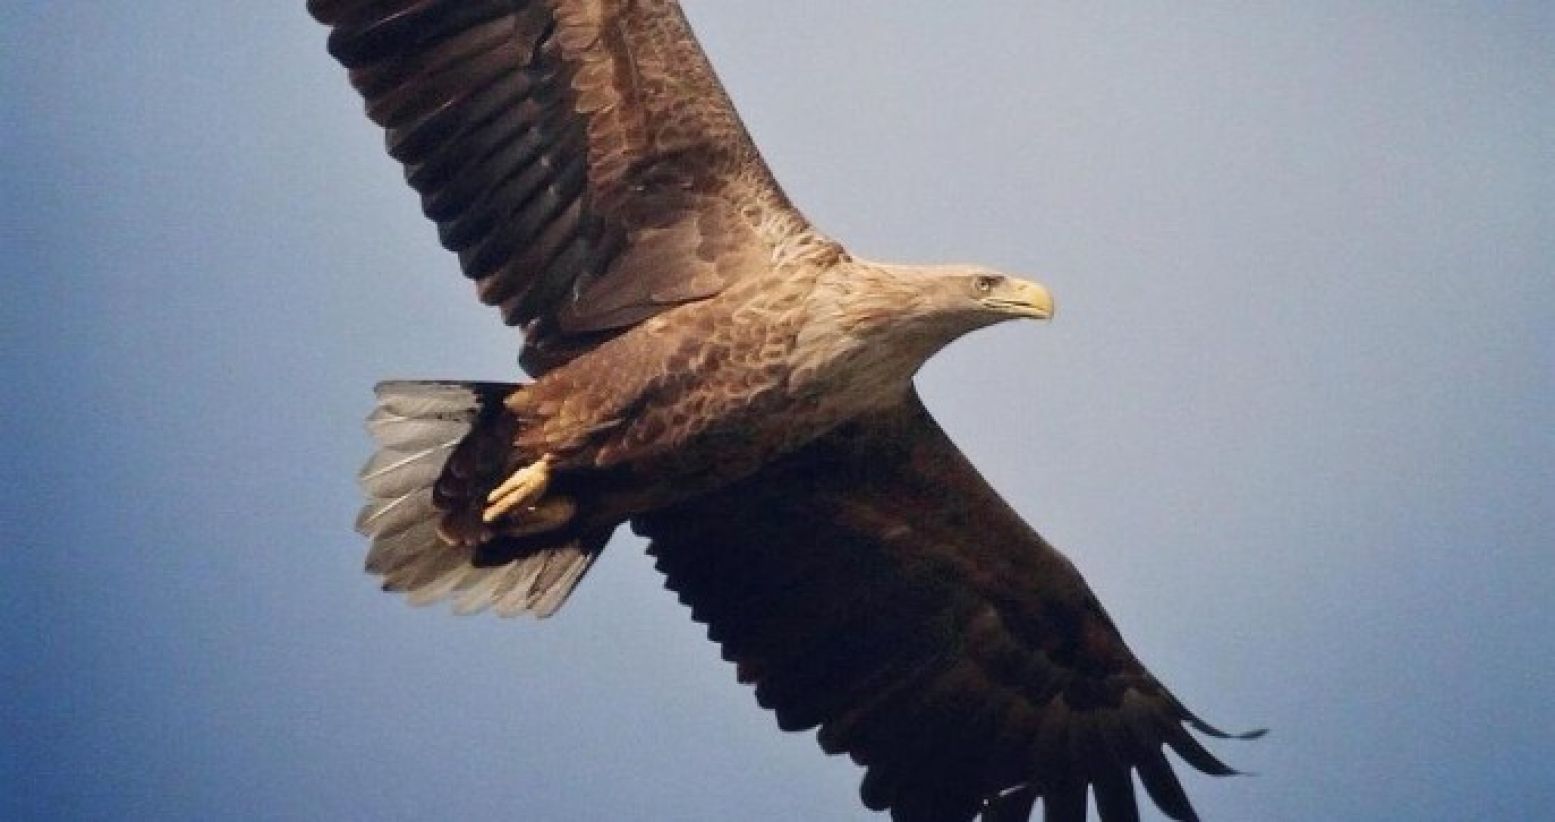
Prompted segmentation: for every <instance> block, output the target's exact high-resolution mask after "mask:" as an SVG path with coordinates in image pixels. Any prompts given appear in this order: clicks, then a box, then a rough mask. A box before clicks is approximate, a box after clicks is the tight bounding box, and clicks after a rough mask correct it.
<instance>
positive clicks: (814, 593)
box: [634, 398, 1234, 822]
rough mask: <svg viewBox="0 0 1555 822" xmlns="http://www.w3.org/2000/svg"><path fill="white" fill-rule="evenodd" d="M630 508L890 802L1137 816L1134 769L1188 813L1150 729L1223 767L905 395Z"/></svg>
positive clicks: (904, 807) (690, 586)
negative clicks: (694, 495)
mask: <svg viewBox="0 0 1555 822" xmlns="http://www.w3.org/2000/svg"><path fill="white" fill-rule="evenodd" d="M634 527H636V528H637V529H638V530H639V532H641V533H643V534H644V535H646V536H648V537H649V538H650V539H651V540H652V545H651V548H650V550H651V551H652V553H653V554H654V556H655V557H656V558H657V562H658V565H659V568H660V569H661V570H662V571H663V572H664V573H665V574H666V584H667V585H668V586H669V587H670V588H672V589H674V590H675V591H676V592H677V593H678V595H679V596H680V598H681V600H682V601H683V602H685V603H687V604H688V605H690V606H691V608H692V615H693V617H694V618H696V619H697V620H699V621H702V622H705V623H706V624H707V625H708V635H709V637H710V638H712V639H714V640H715V641H718V642H719V643H721V644H722V646H723V653H724V656H725V657H726V658H728V659H730V660H732V661H734V662H735V663H736V664H737V665H738V671H739V677H740V679H741V680H742V681H747V682H751V683H754V684H755V686H756V698H757V701H758V702H759V703H760V704H761V705H763V706H765V707H768V708H770V709H772V710H774V711H775V712H776V713H777V716H778V722H779V725H780V726H781V727H783V728H785V729H795V730H797V729H804V728H819V734H818V737H819V741H820V743H821V746H822V748H824V749H825V750H826V751H827V752H830V753H840V752H844V751H846V752H847V753H848V754H849V755H850V756H852V758H853V759H854V760H855V761H857V762H858V763H859V764H861V765H863V766H864V767H865V768H866V772H865V777H864V782H863V785H862V787H861V798H862V799H863V801H864V803H865V804H866V805H867V806H868V807H871V808H875V809H885V808H889V809H890V810H891V812H892V814H893V816H894V818H896V819H898V820H916V819H932V820H956V819H963V820H964V819H971V818H972V817H973V816H975V815H977V814H978V813H979V812H983V813H986V814H987V818H989V819H1002V820H1007V819H1021V818H1025V817H1026V815H1027V814H1029V813H1030V811H1031V809H1032V808H1033V805H1034V801H1035V798H1037V797H1041V798H1042V800H1043V813H1044V818H1046V819H1050V820H1084V819H1085V817H1086V812H1087V793H1092V794H1094V796H1095V798H1096V806H1097V809H1098V812H1099V814H1100V817H1101V819H1102V820H1103V822H1130V820H1137V819H1138V818H1139V811H1138V804H1137V798H1136V795H1135V789H1134V781H1133V779H1134V777H1133V773H1134V772H1135V771H1136V770H1137V771H1138V772H1139V774H1140V779H1141V781H1142V782H1143V784H1144V785H1145V789H1146V791H1147V792H1148V795H1149V796H1150V797H1151V798H1152V799H1153V800H1154V801H1155V802H1156V804H1158V805H1159V806H1160V807H1161V809H1162V810H1163V811H1165V812H1166V813H1167V814H1168V815H1170V816H1172V817H1173V818H1176V819H1192V818H1194V816H1193V810H1192V806H1191V805H1190V804H1189V803H1188V800H1187V797H1186V795H1185V794H1184V793H1183V791H1182V786H1181V784H1180V783H1179V782H1178V781H1177V777H1176V776H1175V774H1173V773H1172V769H1171V766H1170V764H1169V763H1168V762H1167V760H1166V758H1165V756H1164V754H1163V749H1164V748H1165V747H1170V748H1171V749H1172V750H1173V751H1175V752H1176V753H1177V754H1178V755H1179V756H1181V757H1182V758H1183V760H1184V761H1186V762H1187V763H1188V764H1189V765H1192V766H1193V767H1195V768H1197V769H1198V770H1201V771H1204V772H1205V773H1210V774H1216V775H1223V774H1229V773H1234V771H1232V770H1231V769H1230V768H1227V767H1226V766H1225V765H1224V764H1223V763H1221V762H1220V761H1219V760H1218V759H1216V758H1215V757H1214V756H1213V755H1212V754H1210V753H1209V752H1208V751H1207V750H1205V749H1204V748H1203V746H1202V745H1200V744H1199V743H1198V741H1197V740H1195V739H1194V738H1193V736H1192V735H1191V734H1190V733H1189V728H1193V729H1195V730H1203V729H1205V728H1208V726H1203V725H1202V723H1201V722H1199V720H1198V719H1197V718H1196V717H1194V716H1193V715H1192V714H1191V713H1190V712H1188V711H1187V709H1186V708H1184V707H1183V706H1182V705H1181V703H1179V702H1178V701H1177V699H1176V698H1175V697H1173V696H1172V695H1171V694H1170V693H1169V692H1168V691H1167V690H1166V689H1165V688H1164V687H1163V686H1162V685H1161V684H1160V683H1159V682H1158V681H1157V680H1156V679H1155V678H1154V677H1153V676H1152V675H1151V674H1150V673H1149V671H1147V670H1146V669H1145V668H1144V666H1143V665H1142V664H1140V662H1139V661H1138V659H1136V658H1135V657H1134V655H1133V654H1132V653H1131V652H1130V651H1129V649H1128V648H1127V646H1126V645H1125V644H1124V643H1123V639H1122V637H1121V636H1120V635H1119V633H1118V631H1117V628H1116V627H1115V626H1114V625H1113V623H1112V621H1111V619H1110V618H1109V617H1108V616H1107V614H1106V612H1105V610H1103V609H1102V607H1101V605H1100V603H1098V602H1097V601H1096V598H1095V596H1094V595H1093V594H1092V593H1091V591H1090V589H1089V588H1088V587H1087V586H1086V584H1085V581H1084V580H1083V579H1082V578H1081V577H1080V575H1079V572H1078V571H1076V570H1075V568H1074V566H1073V564H1071V563H1070V562H1069V561H1068V560H1067V559H1065V558H1064V557H1063V556H1062V555H1061V554H1059V553H1058V552H1057V551H1055V550H1054V549H1053V548H1052V547H1050V546H1049V545H1048V544H1047V543H1046V542H1045V541H1043V540H1042V538H1041V537H1040V536H1038V535H1037V534H1036V533H1035V532H1033V531H1032V530H1031V529H1030V528H1029V527H1028V526H1027V525H1026V524H1025V523H1024V522H1023V521H1022V520H1021V519H1020V518H1019V516H1018V515H1017V514H1015V512H1014V511H1013V510H1011V509H1010V508H1009V507H1008V506H1007V505H1005V504H1004V503H1003V501H1002V500H1000V499H999V498H998V496H997V495H996V494H995V493H994V492H993V491H992V489H990V488H988V486H987V484H986V483H985V482H983V480H982V478H981V477H979V476H978V475H977V473H976V471H975V470H974V469H973V468H972V467H971V465H970V464H969V463H967V461H966V459H965V458H964V457H963V456H961V454H960V452H959V451H957V450H956V448H955V446H954V445H953V444H952V443H951V442H950V441H949V439H948V438H946V437H945V435H944V433H943V432H941V431H940V430H939V428H938V427H937V426H936V425H935V424H934V422H933V420H932V419H931V418H930V417H929V415H928V412H927V411H925V410H924V409H923V407H922V405H921V404H920V403H918V401H917V400H916V398H909V399H908V400H907V401H906V402H904V403H902V404H901V406H900V407H898V408H896V409H893V410H892V411H890V412H887V413H882V414H880V415H878V416H877V417H874V418H870V419H866V420H861V421H858V422H855V423H853V424H850V425H848V426H845V427H844V428H843V429H840V430H838V431H837V432H834V433H833V434H831V435H828V436H827V437H825V438H823V439H822V440H820V441H818V442H816V443H814V444H812V445H811V446H808V447H807V448H805V449H802V450H801V451H800V452H799V453H796V454H794V455H791V456H789V457H786V458H784V459H783V460H780V461H779V462H777V463H774V464H772V465H770V466H768V467H767V468H766V469H764V470H763V471H762V472H760V473H759V474H757V475H756V476H754V477H752V478H750V479H748V480H746V481H743V482H741V483H739V484H737V485H735V486H732V487H730V488H727V489H724V490H722V491H718V492H715V493H714V494H712V495H710V496H707V497H702V498H699V499H697V500H693V501H691V502H688V503H685V504H682V505H681V506H679V507H677V508H675V509H673V510H669V511H661V512H657V513H655V514H652V515H648V516H644V517H639V518H638V519H637V520H636V521H634ZM1201 726H1202V727H1201ZM1209 731H1213V729H1209ZM1206 732H1208V731H1206ZM1211 735H1213V734H1211Z"/></svg>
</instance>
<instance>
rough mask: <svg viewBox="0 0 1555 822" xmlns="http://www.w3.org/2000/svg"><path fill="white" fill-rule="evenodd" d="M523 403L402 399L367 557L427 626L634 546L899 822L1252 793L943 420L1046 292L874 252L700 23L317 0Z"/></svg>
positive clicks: (553, 581) (650, 10)
mask: <svg viewBox="0 0 1555 822" xmlns="http://www.w3.org/2000/svg"><path fill="white" fill-rule="evenodd" d="M309 10H310V11H311V12H312V13H313V14H314V16H315V17H317V18H318V19H319V20H320V21H322V22H324V23H326V24H328V25H330V26H331V27H332V28H333V31H332V32H331V35H330V38H329V48H330V52H331V53H332V54H333V55H334V56H335V57H337V58H338V59H339V60H340V61H341V62H342V63H344V64H345V65H346V67H347V68H349V69H350V75H351V81H352V83H353V84H354V85H355V86H356V88H357V89H358V90H359V91H361V93H362V95H363V96H364V97H365V98H366V100H367V111H368V115H369V116H370V117H371V118H372V119H373V120H374V121H375V122H377V123H378V124H380V125H381V126H383V127H384V128H385V129H387V131H388V148H389V152H390V154H391V155H393V156H394V157H395V158H396V159H398V160H400V161H401V162H402V163H404V164H405V169H406V176H407V179H408V180H409V182H410V184H411V186H412V187H414V188H415V189H416V191H418V192H419V193H420V194H421V197H422V204H423V208H424V210H425V211H426V214H427V216H428V217H430V218H431V219H433V220H434V221H436V222H437V224H438V227H439V232H440V236H441V238H442V240H443V243H444V244H445V245H446V246H447V247H448V248H449V249H450V250H452V251H454V252H456V253H457V254H458V256H459V262H460V265H461V267H462V268H463V270H464V273H465V275H466V276H467V277H469V278H470V279H472V280H473V281H474V282H475V284H476V292H477V294H478V295H479V297H480V298H481V299H482V300H483V301H485V302H487V303H489V304H491V305H495V306H499V307H500V309H501V312H502V316H503V318H504V319H505V320H506V321H507V322H509V323H510V324H516V325H522V326H523V330H524V349H523V352H522V354H521V362H522V363H523V364H524V366H525V368H526V369H527V370H528V371H529V372H530V373H531V374H532V375H534V377H535V378H536V379H535V380H534V381H533V382H531V383H528V384H524V385H509V384H497V383H458V382H445V383H424V382H422V383H407V382H391V383H384V384H382V385H380V386H379V389H378V396H379V403H378V408H377V409H376V410H375V411H374V413H373V416H372V417H371V418H370V420H369V427H370V429H371V430H372V432H373V434H374V436H375V437H376V438H377V439H378V440H379V444H380V451H379V453H378V454H377V455H376V456H374V458H373V460H372V461H371V462H370V463H369V464H368V466H367V467H366V468H365V469H364V470H363V475H362V483H363V486H364V488H365V489H366V490H367V492H368V494H369V496H370V498H371V499H370V501H369V503H368V505H367V506H366V507H365V508H364V509H363V511H362V514H361V517H360V518H359V520H358V528H359V529H360V530H362V531H363V532H364V533H366V534H368V535H370V536H371V537H372V540H373V547H372V549H371V551H370V553H369V556H368V563H367V564H368V569H369V570H370V571H372V572H373V573H376V574H379V575H381V576H382V577H383V579H384V586H385V588H387V589H390V590H395V591H403V592H405V593H407V595H408V596H409V598H410V599H411V600H412V601H414V602H418V603H425V602H433V601H437V600H441V599H451V600H453V602H454V603H455V607H456V609H458V610H459V611H461V612H468V611H475V610H481V609H484V608H491V609H494V610H496V611H497V612H498V613H502V614H519V613H533V614H536V615H539V616H547V615H549V614H551V613H553V612H554V611H555V610H556V609H557V608H559V607H560V606H561V604H562V603H563V601H564V600H565V599H566V597H567V595H568V594H569V593H570V592H571V591H572V590H573V588H574V586H576V585H577V584H578V582H579V581H580V580H581V579H582V577H583V575H584V573H585V572H586V571H587V569H588V567H589V565H590V563H591V562H592V561H593V559H594V558H595V557H596V556H597V555H598V553H599V551H600V550H602V549H603V547H604V545H605V544H606V542H607V541H608V540H609V538H610V536H611V534H612V533H613V532H614V531H615V529H616V528H617V527H618V526H619V525H621V524H622V523H625V522H630V523H631V524H632V526H633V527H634V528H635V529H636V530H638V531H639V532H640V533H642V534H643V535H645V536H647V537H648V538H649V539H650V540H651V547H650V551H651V552H652V553H653V555H654V556H655V557H656V558H657V559H658V564H659V567H660V568H661V569H662V570H663V571H664V573H665V574H666V576H667V578H668V585H669V587H670V588H672V589H673V590H675V591H676V592H677V593H678V594H679V595H680V597H681V599H682V600H683V601H684V602H686V603H687V604H688V605H690V606H691V609H692V615H693V617H694V618H696V619H698V620H700V621H702V622H705V623H706V624H707V625H708V633H709V636H710V637H711V638H712V639H714V640H715V641H717V642H719V643H720V644H721V645H722V646H723V650H724V655H725V657H726V658H728V659H729V660H731V661H733V662H735V663H736V665H737V666H738V674H739V678H740V679H741V680H742V681H745V682H748V683H751V684H753V685H755V689H756V697H757V700H758V701H759V702H760V703H761V704H762V705H763V706H765V707H768V708H770V709H772V710H774V711H775V712H776V714H777V718H778V723H779V725H780V726H782V727H783V728H785V729H789V730H799V729H809V728H819V739H820V742H821V745H822V747H823V748H824V749H825V750H827V751H828V752H831V753H841V752H847V753H848V754H850V755H851V756H852V758H853V759H854V760H855V761H857V762H858V763H859V764H861V765H863V766H864V767H865V768H866V769H867V770H866V775H865V778H864V784H863V788H862V797H863V800H864V803H865V804H866V805H867V806H869V807H870V808H874V809H889V810H890V811H891V813H892V815H893V817H894V818H896V819H902V820H919V819H921V820H955V819H970V818H972V817H973V816H976V815H978V814H982V816H983V817H984V818H985V819H988V820H1019V819H1025V818H1027V817H1028V816H1029V815H1030V813H1031V812H1032V810H1033V808H1034V806H1035V803H1036V802H1037V801H1038V800H1040V801H1041V802H1042V805H1043V808H1044V814H1045V817H1046V818H1047V819H1050V820H1071V819H1083V818H1084V817H1085V813H1086V793H1087V790H1089V791H1091V792H1092V793H1094V795H1095V798H1096V804H1097V807H1098V809H1099V810H1100V813H1101V816H1102V818H1103V819H1104V820H1108V822H1112V821H1113V820H1128V819H1134V818H1137V814H1138V810H1137V805H1136V801H1135V796H1134V783H1133V776H1132V775H1133V774H1135V773H1137V774H1138V776H1139V779H1140V782H1141V783H1142V784H1143V786H1144V787H1145V789H1146V791H1147V792H1148V794H1149V795H1150V797H1151V798H1152V799H1153V800H1154V802H1155V804H1156V805H1157V806H1158V807H1160V808H1161V810H1163V811H1164V812H1165V813H1167V814H1168V815H1169V816H1171V817H1173V818H1176V819H1192V818H1194V813H1193V810H1192V808H1191V806H1190V805H1189V803H1188V800H1187V798H1186V796H1185V794H1184V792H1183V790H1182V787H1181V786H1180V785H1179V783H1178V782H1177V779H1176V777H1175V775H1173V772H1172V769H1171V766H1170V765H1169V764H1168V762H1167V759H1166V757H1165V754H1164V749H1165V748H1170V749H1171V750H1173V751H1175V752H1176V754H1177V755H1178V756H1180V757H1182V758H1183V759H1184V760H1185V761H1187V762H1188V763H1189V764H1190V765H1192V766H1194V767H1195V768H1197V769H1199V770H1201V771H1204V772H1206V773H1212V774H1225V773H1230V772H1231V771H1230V769H1229V768H1227V767H1226V766H1224V765H1223V764H1221V763H1220V762H1219V761H1218V760H1217V759H1215V757H1213V756H1212V755H1211V754H1209V753H1208V752H1207V751H1205V750H1204V749H1203V748H1202V747H1201V746H1200V745H1199V744H1198V742H1196V741H1195V740H1194V738H1193V736H1192V735H1191V734H1190V733H1189V730H1188V729H1189V728H1192V729H1196V730H1198V731H1200V732H1202V733H1206V734H1210V735H1220V734H1219V732H1218V731H1215V730H1214V729H1212V728H1210V727H1209V726H1207V725H1205V724H1204V723H1202V722H1200V721H1199V720H1198V719H1197V718H1196V717H1194V716H1193V715H1192V714H1191V713H1189V712H1188V710H1187V709H1186V708H1184V707H1183V706H1182V705H1181V703H1179V702H1178V701H1177V700H1176V699H1175V698H1174V697H1173V696H1172V695H1171V694H1170V693H1169V692H1167V691H1166V689H1165V688H1164V687H1162V686H1161V684H1160V683H1159V682H1157V681H1156V680H1155V678H1154V677H1152V676H1151V675H1150V673H1149V672H1148V671H1146V670H1145V669H1144V667H1143V666H1142V665H1141V664H1140V663H1139V661H1138V660H1137V659H1136V658H1135V657H1134V656H1133V654H1132V653H1131V652H1130V651H1129V650H1128V648H1127V647H1126V646H1125V645H1124V643H1123V640H1122V638H1121V637H1120V636H1119V634H1118V631H1117V629H1116V627H1115V626H1114V625H1113V624H1112V621H1111V620H1110V619H1109V618H1108V616H1107V614H1106V612H1105V611H1104V610H1103V609H1102V607H1101V605H1100V604H1099V603H1098V602H1097V601H1096V598H1095V597H1094V596H1093V595H1092V594H1091V592H1090V590H1089V588H1088V587H1087V586H1086V584H1085V582H1084V580H1083V579H1081V577H1080V575H1079V573H1078V572H1077V571H1076V570H1075V568H1074V566H1073V565H1072V564H1070V562H1069V561H1068V560H1066V559H1065V558H1064V557H1063V556H1062V555H1060V554H1059V553H1058V552H1057V551H1055V550H1054V549H1053V548H1051V547H1050V546H1049V545H1048V544H1047V543H1046V542H1044V541H1043V540H1042V538H1041V537H1040V536H1038V535H1037V534H1036V533H1035V532H1034V531H1032V530H1031V529H1030V528H1029V527H1028V526H1027V525H1026V524H1025V523H1024V522H1023V521H1022V520H1021V519H1020V518H1019V517H1018V516H1017V515H1016V514H1015V513H1014V512H1013V511H1012V510H1011V509H1010V508H1009V507H1008V506H1007V505H1005V504H1004V502H1003V501H1002V500H1000V498H999V497H998V495H997V494H995V493H994V491H993V490H992V489H990V488H989V487H988V486H987V484H986V483H985V482H984V481H983V480H982V479H981V477H979V476H978V474H977V472H976V471H975V470H974V469H973V468H972V467H971V465H969V464H968V463H967V462H966V460H965V458H964V457H962V456H961V454H960V453H959V452H958V451H957V450H956V448H955V446H954V445H953V444H952V443H951V442H950V441H949V440H948V439H947V438H946V437H945V436H944V434H943V433H942V432H941V431H940V430H939V428H938V427H937V426H936V425H935V424H934V422H933V420H932V419H931V418H930V417H929V415H928V412H927V411H926V410H924V408H923V407H922V405H921V404H920V403H919V401H918V399H917V397H916V394H915V393H914V392H913V390H912V377H913V374H914V373H915V372H916V371H917V369H918V368H919V367H920V366H921V365H922V364H923V362H924V361H925V360H927V359H928V358H929V357H930V356H932V355H933V354H934V353H935V352H936V351H937V350H938V349H939V348H941V347H942V346H944V345H945V344H946V343H948V342H950V341H951V340H954V339H955V338H956V337H959V336H960V335H962V334H965V333H967V332H969V331H972V330H974V329H976V328H979V327H982V326H985V325H988V324H991V323H994V322H999V321H1002V320H1006V319H1011V318H1016V317H1035V318H1045V317H1047V316H1048V315H1049V314H1050V313H1051V310H1052V305H1051V301H1050V299H1049V298H1048V296H1047V294H1046V292H1045V291H1044V290H1042V289H1041V288H1040V287H1039V286H1035V285H1033V284H1030V283H1024V282H1021V281H1019V280H1014V279H1010V278H1006V277H1004V276H1002V275H999V274H996V273H994V272H990V271H987V270H985V269H980V268H975V267H970V266H939V267H913V266H896V265H885V264H879V263H871V262H866V261H862V260H857V259H855V258H853V257H851V256H850V255H849V254H848V253H847V252H846V251H845V250H844V249H843V248H842V247H841V246H839V245H838V244H836V243H835V242H833V241H831V240H830V239H828V238H826V237H825V236H823V235H822V234H821V233H819V232H818V231H816V230H815V229H814V228H813V227H812V226H810V224H809V223H808V222H807V221H805V219H804V218H803V217H802V216H801V215H800V214H799V212H798V211H796V210H795V209H794V207H793V206H792V205H791V204H790V203H789V201H788V199H787V198H786V197H785V196H784V195H783V193H782V191H781V190H780V189H779V188H778V186H777V184H776V183H775V182H774V181H773V179H772V177H771V174H770V173H769V172H768V171H767V169H766V166H765V165H764V164H763V163H762V162H761V159H760V157H759V155H758V154H757V152H756V149H755V147H754V145H753V144H752V143H751V141H750V138H749V137H748V136H747V134H746V133H745V130H744V128H743V126H742V125H741V124H740V121H739V118H738V116H737V115H736V114H735V112H734V109H733V107H732V106H731V105H730V103H729V100H728V98H727V96H726V95H725V94H724V92H723V90H722V88H721V87H720V86H719V84H718V81H717V79H716V78H715V76H714V74H713V71H712V69H711V67H710V66H709V65H708V64H707V60H706V58H705V57H704V56H703V54H702V51H701V49H700V48H699V47H698V46H697V44H696V41H695V39H694V38H693V37H692V34H691V31H690V29H689V27H688V25H687V23H686V21H685V18H684V16H683V15H682V13H681V10H680V8H679V6H678V5H677V4H676V3H675V2H672V0H310V2H309Z"/></svg>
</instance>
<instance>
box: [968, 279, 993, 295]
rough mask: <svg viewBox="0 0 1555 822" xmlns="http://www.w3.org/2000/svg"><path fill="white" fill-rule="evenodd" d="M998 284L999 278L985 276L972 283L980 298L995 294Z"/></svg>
mask: <svg viewBox="0 0 1555 822" xmlns="http://www.w3.org/2000/svg"><path fill="white" fill-rule="evenodd" d="M998 284H999V278H998V277H990V276H988V275H986V274H985V275H983V276H981V277H978V278H977V279H975V280H973V281H972V290H973V291H976V292H977V294H978V296H983V295H986V294H991V293H993V287H994V286H996V285H998Z"/></svg>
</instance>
